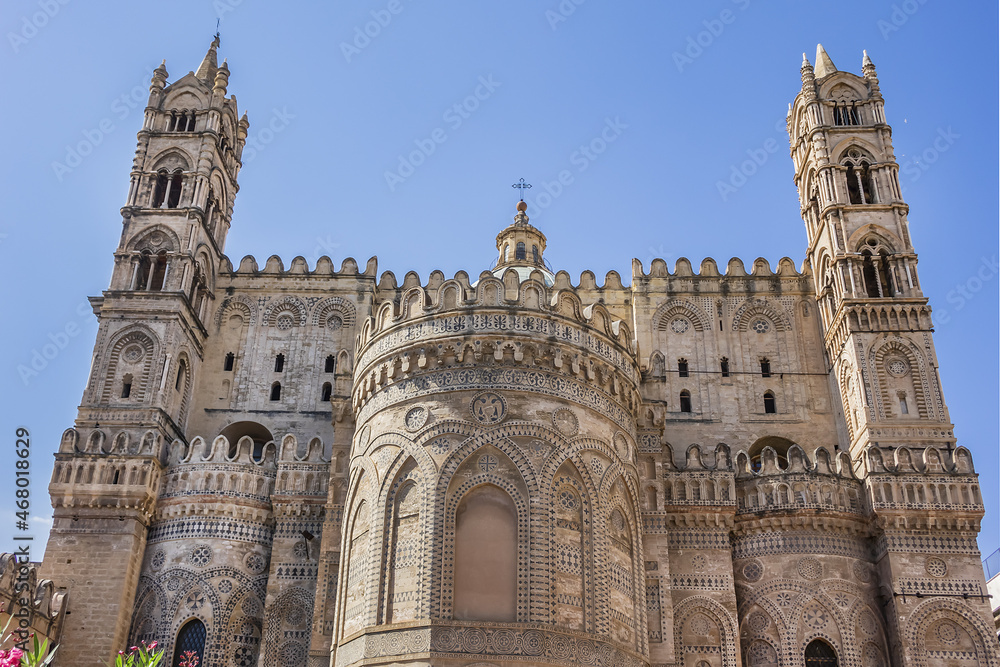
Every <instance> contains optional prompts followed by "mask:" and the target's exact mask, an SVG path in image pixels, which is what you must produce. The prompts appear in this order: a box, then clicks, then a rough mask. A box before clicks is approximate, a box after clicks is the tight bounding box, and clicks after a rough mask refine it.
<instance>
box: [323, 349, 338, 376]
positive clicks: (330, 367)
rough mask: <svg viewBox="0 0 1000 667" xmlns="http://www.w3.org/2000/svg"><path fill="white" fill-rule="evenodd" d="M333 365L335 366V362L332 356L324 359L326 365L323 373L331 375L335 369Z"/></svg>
mask: <svg viewBox="0 0 1000 667" xmlns="http://www.w3.org/2000/svg"><path fill="white" fill-rule="evenodd" d="M334 364H336V360H335V359H334V358H333V355H332V354H331V355H330V356H328V357H327V358H326V364H325V365H324V366H323V372H324V373H332V372H333V369H334V367H335V366H334Z"/></svg>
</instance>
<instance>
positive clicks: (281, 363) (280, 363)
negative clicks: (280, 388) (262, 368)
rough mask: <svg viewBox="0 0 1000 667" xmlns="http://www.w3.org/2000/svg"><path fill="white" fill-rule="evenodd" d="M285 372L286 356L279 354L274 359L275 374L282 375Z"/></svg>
mask: <svg viewBox="0 0 1000 667" xmlns="http://www.w3.org/2000/svg"><path fill="white" fill-rule="evenodd" d="M283 370H285V355H283V354H279V355H278V356H276V357H275V358H274V372H275V373H280V372H282V371H283Z"/></svg>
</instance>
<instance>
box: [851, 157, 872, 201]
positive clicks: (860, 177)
mask: <svg viewBox="0 0 1000 667" xmlns="http://www.w3.org/2000/svg"><path fill="white" fill-rule="evenodd" d="M847 193H848V195H849V196H850V200H851V203H852V204H874V203H875V188H874V186H873V185H872V173H871V170H870V168H869V166H868V163H867V162H862V163H861V164H860V165H858V166H855V165H853V164H848V165H847Z"/></svg>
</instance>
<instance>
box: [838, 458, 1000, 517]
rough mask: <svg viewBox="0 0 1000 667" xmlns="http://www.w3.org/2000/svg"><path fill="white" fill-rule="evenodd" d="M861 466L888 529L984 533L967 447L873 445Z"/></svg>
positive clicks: (974, 475)
mask: <svg viewBox="0 0 1000 667" xmlns="http://www.w3.org/2000/svg"><path fill="white" fill-rule="evenodd" d="M856 465H857V468H858V470H859V473H862V474H864V476H865V478H866V481H867V484H866V486H867V492H868V494H869V499H870V502H871V505H872V508H873V509H874V511H875V514H876V516H878V517H879V521H880V523H882V524H883V525H890V524H891V525H896V526H897V527H908V528H929V529H935V528H951V529H959V530H973V531H978V530H979V527H980V523H979V522H980V519H981V518H982V516H983V513H984V507H983V499H982V495H981V493H980V490H979V475H978V474H976V471H975V468H974V467H973V465H972V455H971V454H970V452H969V450H968V449H966V448H965V447H957V448H954V449H952V448H944V447H935V446H928V447H877V446H871V447H869V448H868V449H866V450H865V452H864V456H863V457H862V458H861V460H860V461H858V462H857V464H856Z"/></svg>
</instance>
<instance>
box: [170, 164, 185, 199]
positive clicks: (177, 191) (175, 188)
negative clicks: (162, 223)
mask: <svg viewBox="0 0 1000 667" xmlns="http://www.w3.org/2000/svg"><path fill="white" fill-rule="evenodd" d="M183 187H184V174H183V173H182V172H181V170H180V169H178V170H177V171H175V172H174V175H173V176H172V177H171V178H170V193H169V194H168V195H167V208H177V205H178V204H180V203H181V189H182V188H183Z"/></svg>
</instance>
